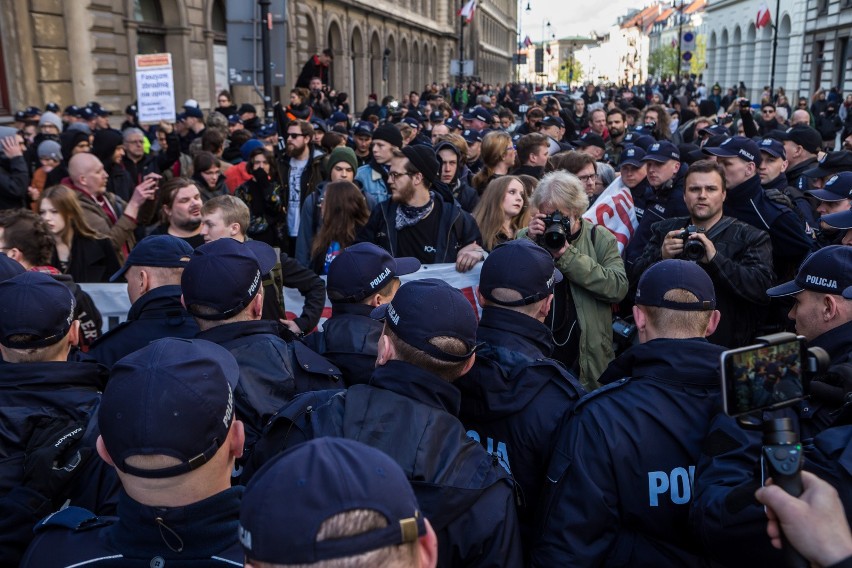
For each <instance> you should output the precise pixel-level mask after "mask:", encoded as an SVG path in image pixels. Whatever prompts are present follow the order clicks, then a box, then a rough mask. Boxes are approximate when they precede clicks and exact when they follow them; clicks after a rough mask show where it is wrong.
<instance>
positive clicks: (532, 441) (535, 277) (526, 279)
mask: <svg viewBox="0 0 852 568" xmlns="http://www.w3.org/2000/svg"><path fill="white" fill-rule="evenodd" d="M562 278H563V277H562V273H561V272H559V270H557V269H556V267H555V266H554V264H553V258H552V257H551V256H550V254H548V252H547V251H545V250H544V249H543V248H541V247H540V246H538V245H536V244H535V243H533V242H532V241H530V240H528V239H520V240H516V241H509V242H508V243H506V244H504V245H501V246H499V247H497V248H495V249H494V250H493V251H492V252H491V254H490V255H489V256H488V258H487V259H486V260H485V263H484V264H483V266H482V273H481V274H480V278H479V292H478V293H479V303H480V305H481V306H482V318H481V319H480V320H479V328H478V329H477V332H476V338H477V340H478V341H480V342H483V343H484V345H483V346H482V347H481V348H480V349H479V351H477V358H476V364H474V366H473V369H471V371H470V372H469V373H467V374H466V375H464V376H462V377H461V378H459V380H458V381H456V383H455V384H456V386H457V387H458V388H459V390H460V391H461V393H462V406H461V412H460V413H459V418H460V419H461V421H462V424H464V425H465V427H466V428H467V429H468V436H470V437H471V438H473V439H474V440H476V441H477V442H479V443H480V444H482V445H483V447H485V448H486V449H487V450H488V451H489V452H490V453H491V454H492V455H496V456H497V457H498V458H499V460H500V465H502V466H503V467H504V468H505V469H506V471H507V472H508V473H510V474H512V476H513V477H514V479H515V481H516V482H517V483H518V486H519V506H518V517H519V521H520V525H521V536H522V537H523V539H524V543H525V545H526V546H529V544H530V543H531V541H532V538H533V531H534V530H535V525H536V517H535V509H536V506H537V505H538V500H539V495H540V491H541V486H542V483H543V481H544V475H545V471H546V468H547V460H548V459H549V457H550V453H551V451H552V447H553V441H554V438H555V435H556V429H557V427H558V425H559V422H560V421H561V418H562V415H563V414H565V413H566V412H570V411H571V410H572V409H573V407H574V403H575V402H576V401H577V400H578V399H579V398H580V396H582V395H583V394H585V390H584V389H583V387H582V386H581V385H580V381H579V379H577V377H575V376H574V375H572V374H571V373H570V372H569V371H567V370H566V369H565V367H563V366H562V365H561V364H559V363H558V362H557V361H556V360H554V359H551V358H550V357H549V356H550V354H551V352H552V351H553V334H552V333H551V332H550V329H548V327H547V326H545V325H544V320H545V318H546V317H547V314H548V312H549V311H550V306H551V302H552V301H553V288H554V286H555V285H556V283H557V282H560V281H561V280H562Z"/></svg>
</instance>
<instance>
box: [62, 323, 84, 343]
mask: <svg viewBox="0 0 852 568" xmlns="http://www.w3.org/2000/svg"><path fill="white" fill-rule="evenodd" d="M65 338H66V339H67V340H68V345H69V346H71V345H75V346H77V345H80V320H74V321H72V322H71V328H70V329H69V330H68V334H67V335H66V336H65Z"/></svg>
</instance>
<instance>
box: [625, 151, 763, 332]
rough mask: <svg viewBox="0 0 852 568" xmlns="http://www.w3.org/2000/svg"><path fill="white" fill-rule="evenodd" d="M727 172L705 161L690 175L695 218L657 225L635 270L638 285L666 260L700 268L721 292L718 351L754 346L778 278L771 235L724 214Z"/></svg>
mask: <svg viewBox="0 0 852 568" xmlns="http://www.w3.org/2000/svg"><path fill="white" fill-rule="evenodd" d="M726 193H727V192H726V185H725V174H724V170H723V169H722V167H721V166H720V165H718V164H716V163H715V162H712V161H709V160H700V161H698V162H695V163H694V164H692V165H691V166H690V167H689V171H688V172H687V174H686V187H685V189H684V196H683V199H684V203H686V208H687V210H688V211H689V217H675V218H672V219H666V220H664V221H660V222H658V223H655V224H654V225H653V226H652V228H651V231H652V235H651V239H650V241H649V242H648V244H647V246H646V247H645V250H644V252H643V253H642V256H640V257H639V258H638V259H637V260H636V262H635V263H634V264H633V266H632V268H631V274H630V276H631V279H632V281H633V282H637V281H638V280H639V278H640V277H641V276H642V274H643V273H644V272H645V270H646V269H647V268H648V267H650V266H651V265H652V264H654V263H655V262H657V261H659V260H661V259H669V258H680V259H684V260H691V261H693V262H696V263H698V265H699V266H701V267H702V268H703V269H704V270H705V271H706V272H707V274H709V275H710V278H711V279H712V280H713V285H714V286H715V288H716V295H717V298H716V299H717V306H718V308H717V309H718V310H719V311H720V312H721V313H722V321H721V323H720V324H719V327H717V328H716V331H715V333H713V334H712V335H710V336H709V337H708V339H709V340H710V341H711V342H713V343H716V344H718V345H724V346H726V347H739V346H742V345H748V344H749V343H750V342H751V340H752V339H753V337H754V333H755V331H756V329H757V326H758V323H759V322H760V320H761V311H762V310H763V306H765V305H766V304H767V303H768V301H769V300H768V298H767V296H766V289H767V288H768V287H769V286H770V285H771V283H772V279H773V277H774V275H773V273H772V245H771V243H770V241H769V235H767V234H766V232H765V231H761V230H759V229H756V228H754V227H752V226H751V225H748V224H747V223H742V222H740V221H737V220H736V219H734V218H733V217H727V216H725V215H724V214H723V211H722V205H723V204H724V202H725V197H726Z"/></svg>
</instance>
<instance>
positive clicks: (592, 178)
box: [577, 174, 598, 183]
mask: <svg viewBox="0 0 852 568" xmlns="http://www.w3.org/2000/svg"><path fill="white" fill-rule="evenodd" d="M577 179H579V180H580V181H581V182H583V183H591V182H593V181H595V180H596V179H598V174H589V175H587V176H577Z"/></svg>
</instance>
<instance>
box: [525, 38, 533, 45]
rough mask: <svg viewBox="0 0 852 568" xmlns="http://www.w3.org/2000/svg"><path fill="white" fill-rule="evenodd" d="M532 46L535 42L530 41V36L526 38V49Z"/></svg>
mask: <svg viewBox="0 0 852 568" xmlns="http://www.w3.org/2000/svg"><path fill="white" fill-rule="evenodd" d="M532 44H533V42H532V40H531V39H530V36H527V37H526V38H524V47H529V46H531V45H532Z"/></svg>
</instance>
